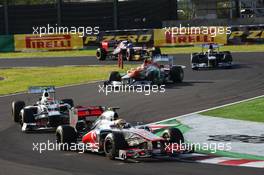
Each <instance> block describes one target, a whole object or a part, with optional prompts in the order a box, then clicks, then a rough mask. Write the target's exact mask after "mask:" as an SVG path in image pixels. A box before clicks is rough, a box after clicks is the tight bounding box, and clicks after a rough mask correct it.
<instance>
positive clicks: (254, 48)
mask: <svg viewBox="0 0 264 175" xmlns="http://www.w3.org/2000/svg"><path fill="white" fill-rule="evenodd" d="M220 50H227V51H231V52H264V45H263V44H262V45H239V46H222V47H220ZM161 51H162V53H165V54H181V53H187V54H189V53H192V52H200V51H201V47H200V46H195V47H163V48H161ZM80 56H95V49H92V50H72V51H50V52H10V53H0V59H1V58H42V57H80Z"/></svg>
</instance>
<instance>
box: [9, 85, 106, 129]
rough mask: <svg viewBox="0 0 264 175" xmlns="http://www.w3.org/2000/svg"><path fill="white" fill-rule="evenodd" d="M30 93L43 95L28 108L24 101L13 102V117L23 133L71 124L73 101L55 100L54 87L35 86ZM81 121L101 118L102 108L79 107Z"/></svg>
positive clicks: (30, 89)
mask: <svg viewBox="0 0 264 175" xmlns="http://www.w3.org/2000/svg"><path fill="white" fill-rule="evenodd" d="M29 93H32V94H39V93H42V96H41V98H40V99H39V101H37V102H36V103H35V104H33V105H29V106H26V105H25V102H24V101H14V102H12V117H13V120H14V122H17V123H20V124H21V126H22V131H25V132H27V131H36V130H55V129H56V127H57V126H59V125H62V124H68V123H69V112H71V108H72V107H73V106H74V102H73V100H72V99H63V100H55V98H54V97H55V87H54V86H45V87H44V86H42V87H40V86H35V87H30V88H29ZM76 109H78V116H79V118H80V119H82V118H85V117H87V116H99V115H101V113H102V112H103V109H102V108H101V107H95V106H91V107H83V106H78V107H76Z"/></svg>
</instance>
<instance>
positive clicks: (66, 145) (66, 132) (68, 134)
mask: <svg viewBox="0 0 264 175" xmlns="http://www.w3.org/2000/svg"><path fill="white" fill-rule="evenodd" d="M56 141H57V143H58V144H61V145H60V149H61V150H62V151H68V150H70V146H71V145H72V144H75V143H76V142H77V133H76V131H75V129H74V128H73V127H71V126H69V125H63V126H58V127H57V129H56Z"/></svg>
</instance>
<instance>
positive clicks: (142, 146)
mask: <svg viewBox="0 0 264 175" xmlns="http://www.w3.org/2000/svg"><path fill="white" fill-rule="evenodd" d="M70 118H71V119H70V121H71V122H70V125H62V126H59V127H58V128H57V130H56V138H57V143H58V144H59V147H60V148H61V150H72V148H76V145H82V148H84V149H85V151H90V152H97V153H102V154H105V155H106V157H108V158H110V159H120V160H128V159H131V160H133V159H134V160H135V159H137V158H164V157H167V158H169V157H174V156H176V155H178V154H182V153H186V152H188V150H186V149H184V148H183V149H181V144H182V143H184V137H183V134H182V132H181V131H180V130H179V129H178V128H176V127H175V126H167V127H165V128H163V130H162V131H161V130H155V129H154V128H156V127H157V125H155V126H154V125H153V127H152V125H151V124H149V125H134V126H133V125H132V124H130V123H127V122H126V121H125V120H123V119H120V118H119V117H118V115H117V113H116V112H115V111H114V110H111V109H110V110H106V111H105V112H104V113H102V115H101V116H100V117H98V118H97V120H95V121H94V122H93V124H92V125H89V126H86V125H83V124H82V123H81V122H80V121H79V120H77V115H74V113H71V115H70ZM74 118H75V119H74ZM80 126H81V127H80ZM77 147H78V148H80V146H77ZM175 147H177V149H175ZM172 149H173V150H174V152H172ZM74 151H76V150H74Z"/></svg>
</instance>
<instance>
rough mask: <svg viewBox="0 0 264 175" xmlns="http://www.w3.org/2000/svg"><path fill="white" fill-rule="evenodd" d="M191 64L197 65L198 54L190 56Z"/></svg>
mask: <svg viewBox="0 0 264 175" xmlns="http://www.w3.org/2000/svg"><path fill="white" fill-rule="evenodd" d="M191 63H199V55H198V53H192V55H191Z"/></svg>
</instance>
